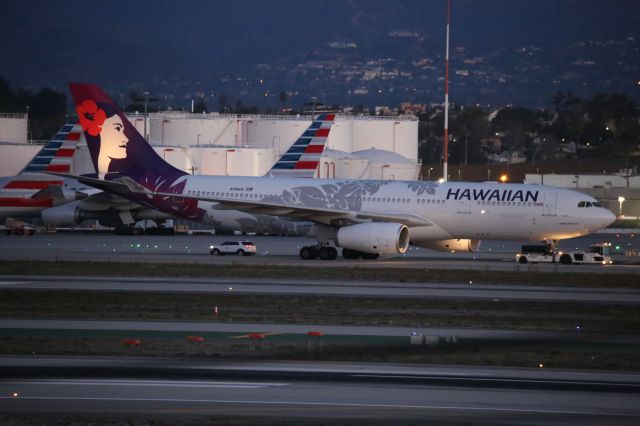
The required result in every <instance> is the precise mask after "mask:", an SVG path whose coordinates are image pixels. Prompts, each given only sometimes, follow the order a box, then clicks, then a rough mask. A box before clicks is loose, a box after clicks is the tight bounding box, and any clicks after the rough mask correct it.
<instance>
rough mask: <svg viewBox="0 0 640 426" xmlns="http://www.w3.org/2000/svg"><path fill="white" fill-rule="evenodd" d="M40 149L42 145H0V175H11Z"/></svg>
mask: <svg viewBox="0 0 640 426" xmlns="http://www.w3.org/2000/svg"><path fill="white" fill-rule="evenodd" d="M41 149H42V145H29V144H26V143H25V144H11V145H8V144H7V145H4V144H3V145H0V176H13V175H16V174H18V173H20V171H21V170H22V169H23V168H24V167H25V166H26V165H27V164H29V161H31V159H32V158H33V157H35V155H36V154H37V153H38V152H39V151H40V150H41Z"/></svg>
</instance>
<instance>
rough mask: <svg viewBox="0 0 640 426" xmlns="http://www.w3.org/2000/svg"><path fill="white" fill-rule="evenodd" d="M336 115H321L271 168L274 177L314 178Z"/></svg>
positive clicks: (271, 174) (270, 173)
mask: <svg viewBox="0 0 640 426" xmlns="http://www.w3.org/2000/svg"><path fill="white" fill-rule="evenodd" d="M334 119H335V114H320V115H319V116H318V117H317V118H316V119H315V120H314V121H313V123H311V126H309V128H308V129H307V130H306V131H305V132H304V133H303V134H302V136H300V137H299V138H298V140H297V141H295V142H294V144H293V145H291V147H290V148H289V150H288V151H287V152H285V153H284V154H283V155H282V157H280V159H279V160H278V161H277V162H276V164H275V165H274V166H273V167H272V168H271V170H270V171H269V173H268V174H267V175H269V176H272V177H303V178H312V177H314V175H315V173H316V169H317V168H318V163H319V162H320V157H321V156H322V151H324V147H325V145H326V143H327V138H328V137H329V131H330V130H331V126H332V125H333V122H334Z"/></svg>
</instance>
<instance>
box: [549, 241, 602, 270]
mask: <svg viewBox="0 0 640 426" xmlns="http://www.w3.org/2000/svg"><path fill="white" fill-rule="evenodd" d="M557 259H558V262H560V263H562V264H563V265H570V264H572V263H601V264H603V265H611V264H612V263H613V261H612V260H611V243H601V244H592V245H590V246H589V250H587V251H583V250H577V251H569V252H559V253H558V257H557Z"/></svg>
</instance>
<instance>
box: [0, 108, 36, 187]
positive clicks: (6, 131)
mask: <svg viewBox="0 0 640 426" xmlns="http://www.w3.org/2000/svg"><path fill="white" fill-rule="evenodd" d="M27 127H28V126H27V114H0V142H12V143H27V139H28V137H29V135H27V130H28V129H27ZM2 176H5V175H4V174H3V175H2Z"/></svg>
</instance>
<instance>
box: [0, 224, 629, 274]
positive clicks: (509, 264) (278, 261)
mask: <svg viewBox="0 0 640 426" xmlns="http://www.w3.org/2000/svg"><path fill="white" fill-rule="evenodd" d="M241 239H250V240H253V241H255V242H256V244H257V247H258V255H257V256H252V257H238V256H222V257H217V256H211V255H210V254H209V246H210V245H211V244H219V243H221V242H223V241H226V240H241ZM601 241H614V242H615V244H616V246H618V247H620V250H619V252H620V253H624V252H625V251H628V250H633V249H635V250H638V249H639V248H640V238H639V237H638V236H637V235H636V234H593V235H591V236H588V237H583V238H576V239H572V240H564V241H561V243H560V246H559V247H560V248H564V249H577V248H580V249H584V248H586V247H588V245H589V244H591V243H594V242H601ZM312 243H313V240H311V239H308V238H299V237H275V236H268V237H263V236H251V237H246V236H245V237H242V236H184V235H179V236H139V237H136V236H120V235H112V234H81V233H60V234H37V235H34V236H32V237H15V236H0V259H2V260H35V259H37V260H53V261H55V260H71V261H74V260H75V261H88V260H91V261H113V262H157V263H204V264H220V265H229V264H246V265H281V266H295V267H311V266H315V267H323V268H324V267H327V268H331V267H333V268H345V267H348V268H353V267H358V268H389V267H396V268H437V269H467V270H483V271H485V270H491V271H540V272H551V273H558V272H571V273H581V272H589V273H607V274H609V273H639V274H640V258H638V257H627V256H622V255H617V256H615V258H614V260H617V262H618V263H619V264H614V265H610V266H603V265H558V264H537V265H532V264H529V265H519V264H517V263H515V253H516V252H517V251H518V250H519V249H520V245H521V244H522V242H515V241H486V242H483V244H482V245H481V250H480V251H479V252H477V253H443V252H434V251H431V250H427V249H421V248H417V247H410V248H409V250H408V251H407V253H405V254H403V255H398V256H388V257H384V258H382V259H378V260H375V261H364V260H346V259H343V258H342V257H339V258H338V259H336V260H334V261H321V260H316V261H303V260H302V259H300V257H299V256H298V252H299V250H300V248H301V247H302V246H304V245H308V244H312Z"/></svg>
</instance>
